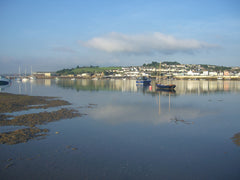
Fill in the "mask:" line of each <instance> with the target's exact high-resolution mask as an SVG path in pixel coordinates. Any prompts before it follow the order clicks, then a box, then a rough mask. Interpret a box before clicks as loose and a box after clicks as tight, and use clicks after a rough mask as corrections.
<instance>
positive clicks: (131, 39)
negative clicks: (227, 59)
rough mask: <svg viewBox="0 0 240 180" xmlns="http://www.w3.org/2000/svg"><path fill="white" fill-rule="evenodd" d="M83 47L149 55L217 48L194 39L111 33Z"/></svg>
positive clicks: (95, 38) (93, 39)
mask: <svg viewBox="0 0 240 180" xmlns="http://www.w3.org/2000/svg"><path fill="white" fill-rule="evenodd" d="M83 45H84V46H86V47H89V48H95V49H98V50H102V51H106V52H110V53H130V54H149V53H150V54H151V53H156V52H158V53H164V54H174V53H177V52H183V53H194V52H196V51H199V50H204V49H205V50H206V49H212V48H216V47H218V46H217V45H214V44H209V43H206V42H201V41H198V40H194V39H178V38H176V37H174V36H171V35H166V34H163V33H160V32H155V33H148V34H137V35H126V34H121V33H116V32H113V33H109V34H107V35H105V36H102V37H94V38H92V39H90V40H88V41H86V42H84V43H83Z"/></svg>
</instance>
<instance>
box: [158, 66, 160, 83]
mask: <svg viewBox="0 0 240 180" xmlns="http://www.w3.org/2000/svg"><path fill="white" fill-rule="evenodd" d="M160 77H161V62H160V63H159V71H158V83H159V84H160Z"/></svg>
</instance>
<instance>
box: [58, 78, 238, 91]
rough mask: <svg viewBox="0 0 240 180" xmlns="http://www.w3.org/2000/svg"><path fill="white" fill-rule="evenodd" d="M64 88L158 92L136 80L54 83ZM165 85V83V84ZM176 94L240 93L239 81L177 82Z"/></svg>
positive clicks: (175, 82)
mask: <svg viewBox="0 0 240 180" xmlns="http://www.w3.org/2000/svg"><path fill="white" fill-rule="evenodd" d="M54 83H56V85H57V86H59V87H62V88H66V89H67V88H70V89H76V90H77V91H84V90H87V91H122V92H143V93H151V92H155V91H156V87H155V82H154V81H152V83H151V84H152V85H151V86H147V87H146V86H145V87H142V86H136V82H135V80H125V81H123V80H98V81H92V80H86V79H84V80H76V81H71V80H60V81H56V82H55V81H54ZM163 83H165V82H163ZM173 83H174V84H176V85H177V87H176V94H178V95H179V94H180V95H181V94H206V93H215V92H240V83H239V81H230V80H229V81H207V80H176V81H174V82H173Z"/></svg>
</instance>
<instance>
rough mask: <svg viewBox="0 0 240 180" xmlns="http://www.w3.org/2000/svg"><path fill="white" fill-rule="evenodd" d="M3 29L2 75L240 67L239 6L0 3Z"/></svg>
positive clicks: (230, 0)
mask: <svg viewBox="0 0 240 180" xmlns="http://www.w3.org/2000/svg"><path fill="white" fill-rule="evenodd" d="M0 27H1V28H0V39H1V40H0V73H14V72H18V68H19V66H20V67H21V69H23V70H25V69H27V71H28V72H29V71H30V67H31V66H32V68H33V70H34V71H55V70H59V69H62V68H72V67H76V66H77V65H79V66H86V65H98V66H112V65H114V66H118V65H121V66H128V65H142V64H143V63H150V62H152V61H178V62H180V63H189V64H216V65H225V66H239V62H240V61H239V57H240V2H239V1H238V0H211V1H209V0H206V1H205V0H201V1H195V0H185V1H184V0H182V1H178V0H169V1H165V0H163V1H162V0H149V1H141V0H138V1H137V0H132V1H129V0H128V1H125V0H122V1H114V0H109V1H107V0H102V1H97V0H88V1H82V0H51V1H49V0H41V1H32V0H0Z"/></svg>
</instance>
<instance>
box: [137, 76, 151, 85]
mask: <svg viewBox="0 0 240 180" xmlns="http://www.w3.org/2000/svg"><path fill="white" fill-rule="evenodd" d="M150 83H151V80H150V79H148V78H147V77H145V76H143V77H139V78H138V79H137V80H136V84H137V85H143V86H147V85H150Z"/></svg>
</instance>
